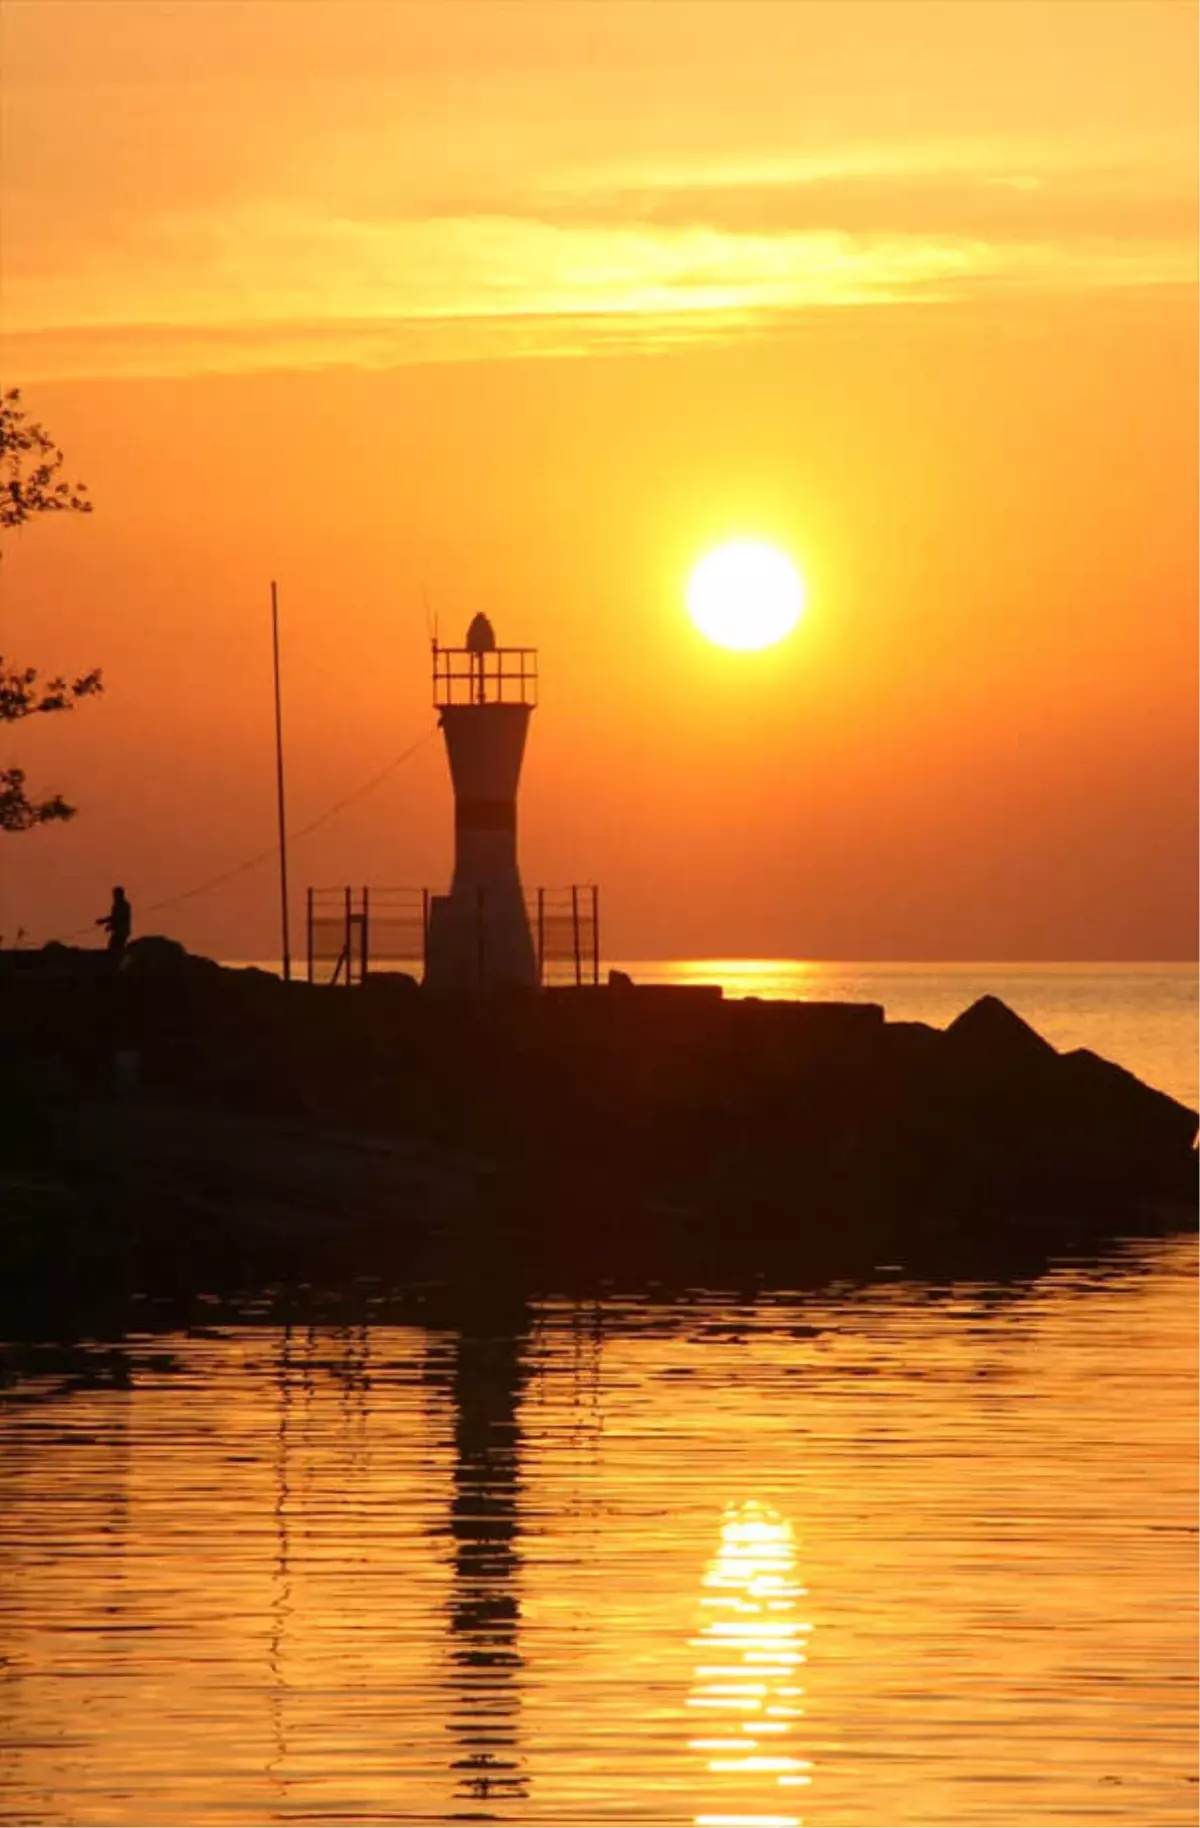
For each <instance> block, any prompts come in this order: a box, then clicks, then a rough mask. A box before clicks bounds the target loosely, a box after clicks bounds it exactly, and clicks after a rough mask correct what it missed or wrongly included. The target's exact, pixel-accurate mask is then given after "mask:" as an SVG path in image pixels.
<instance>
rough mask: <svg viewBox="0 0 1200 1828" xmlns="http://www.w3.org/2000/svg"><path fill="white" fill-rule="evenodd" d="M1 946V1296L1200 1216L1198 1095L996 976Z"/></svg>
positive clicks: (761, 1272) (521, 1269)
mask: <svg viewBox="0 0 1200 1828" xmlns="http://www.w3.org/2000/svg"><path fill="white" fill-rule="evenodd" d="M104 963H105V962H104V961H103V960H100V959H98V958H97V957H96V955H94V954H88V953H75V952H71V951H70V950H68V949H66V948H61V947H51V948H47V949H46V950H45V951H43V952H40V953H17V954H10V955H8V956H7V957H6V958H3V959H2V960H0V991H2V998H0V1074H2V1075H3V1100H2V1104H3V1115H2V1116H0V1150H2V1151H3V1157H2V1160H0V1170H2V1172H3V1182H2V1185H0V1281H2V1283H3V1287H4V1290H5V1291H6V1292H5V1294H4V1296H3V1300H4V1302H5V1303H6V1305H8V1306H10V1307H12V1306H16V1307H18V1308H19V1307H21V1306H22V1305H25V1304H28V1303H34V1304H35V1305H38V1304H41V1305H43V1306H44V1305H45V1304H46V1303H49V1304H50V1305H51V1306H54V1305H55V1304H58V1303H65V1302H70V1301H75V1300H84V1301H90V1300H92V1299H95V1298H98V1297H99V1295H101V1294H105V1295H107V1296H110V1297H112V1298H113V1299H118V1300H123V1299H126V1298H128V1297H130V1296H133V1295H140V1296H147V1297H152V1296H156V1295H171V1296H173V1297H177V1298H179V1299H186V1298H188V1296H189V1295H191V1294H198V1293H201V1292H207V1291H213V1290H217V1291H220V1290H229V1289H241V1290H246V1289H251V1288H256V1287H263V1286H267V1285H277V1284H289V1285H290V1284H294V1283H296V1282H310V1283H312V1282H316V1283H321V1284H322V1285H325V1286H329V1287H347V1286H349V1285H350V1284H352V1283H355V1282H356V1281H359V1280H362V1279H375V1280H383V1281H394V1280H408V1281H412V1280H414V1279H425V1280H446V1279H451V1280H454V1279H457V1280H475V1281H480V1282H483V1283H485V1284H488V1283H492V1282H495V1281H497V1280H509V1281H511V1280H516V1281H519V1282H522V1283H524V1284H526V1285H529V1286H534V1287H542V1288H548V1287H561V1286H568V1285H574V1284H578V1283H580V1282H591V1283H594V1282H604V1281H612V1280H617V1281H622V1280H628V1279H630V1278H657V1279H660V1280H665V1281H668V1282H673V1283H677V1284H686V1283H688V1282H689V1281H701V1280H703V1281H707V1282H709V1283H710V1284H711V1283H712V1282H714V1280H715V1281H718V1282H725V1283H735V1282H738V1281H740V1280H744V1279H746V1278H752V1277H754V1276H768V1277H771V1278H772V1279H776V1280H778V1279H783V1280H792V1281H799V1280H804V1279H809V1278H814V1279H820V1278H821V1277H824V1276H829V1275H860V1274H870V1273H872V1271H873V1270H874V1269H876V1268H877V1267H878V1266H879V1265H881V1264H884V1263H887V1264H892V1263H901V1264H903V1265H904V1266H905V1267H906V1268H910V1269H914V1270H920V1269H921V1268H922V1267H923V1266H925V1265H928V1266H930V1267H931V1268H934V1267H936V1266H938V1265H940V1264H944V1263H947V1262H950V1261H953V1262H954V1263H956V1264H957V1263H962V1264H966V1265H969V1264H971V1263H973V1262H978V1263H980V1264H984V1263H986V1264H988V1265H995V1264H996V1263H1003V1262H1006V1261H1018V1260H1020V1259H1022V1258H1023V1257H1026V1256H1028V1255H1029V1254H1031V1253H1032V1254H1035V1255H1036V1254H1041V1255H1043V1256H1044V1255H1046V1254H1054V1253H1058V1252H1063V1251H1070V1250H1072V1249H1076V1248H1080V1247H1081V1246H1086V1245H1087V1244H1089V1243H1093V1242H1095V1241H1097V1240H1099V1239H1102V1238H1105V1237H1111V1236H1114V1235H1117V1234H1119V1233H1121V1232H1122V1231H1145V1232H1150V1231H1163V1230H1170V1229H1176V1228H1182V1227H1186V1226H1188V1225H1190V1224H1193V1223H1194V1212H1195V1160H1196V1158H1195V1153H1194V1147H1193V1145H1194V1139H1195V1135H1196V1126H1197V1119H1196V1116H1195V1114H1194V1113H1193V1112H1191V1111H1189V1110H1187V1109H1186V1108H1185V1107H1183V1106H1182V1105H1180V1104H1178V1103H1176V1102H1175V1101H1174V1100H1172V1099H1170V1098H1168V1097H1166V1096H1165V1095H1164V1094H1162V1093H1160V1092H1157V1091H1155V1090H1153V1089H1152V1088H1150V1087H1148V1086H1145V1085H1143V1084H1141V1083H1140V1082H1139V1081H1138V1080H1136V1079H1135V1078H1133V1076H1132V1075H1130V1074H1128V1073H1126V1072H1125V1071H1123V1070H1122V1068H1121V1067H1120V1066H1119V1065H1117V1064H1115V1063H1112V1062H1108V1061H1104V1060H1101V1059H1099V1058H1098V1057H1097V1056H1096V1055H1094V1054H1091V1053H1088V1052H1087V1051H1086V1050H1076V1051H1074V1052H1071V1053H1058V1052H1056V1051H1055V1049H1053V1048H1052V1047H1051V1046H1050V1045H1049V1044H1048V1043H1047V1042H1046V1041H1045V1040H1043V1039H1042V1038H1041V1037H1040V1036H1039V1035H1037V1034H1036V1033H1035V1032H1034V1031H1033V1030H1032V1029H1031V1028H1029V1027H1028V1026H1027V1025H1026V1024H1025V1023H1024V1022H1022V1021H1021V1020H1020V1018H1019V1017H1017V1016H1016V1015H1015V1014H1014V1013H1013V1012H1012V1011H1011V1010H1009V1009H1007V1008H1006V1007H1005V1006H1004V1005H1003V1004H1002V1003H999V1002H997V1001H996V1000H995V999H991V998H984V999H982V1000H981V1001H979V1002H977V1003H975V1004H974V1005H972V1006H971V1007H970V1008H969V1009H967V1010H965V1011H964V1012H963V1013H962V1014H961V1015H960V1016H959V1017H958V1018H957V1019H956V1020H955V1021H954V1022H953V1023H951V1024H950V1025H949V1026H948V1027H947V1028H945V1029H943V1030H939V1029H934V1028H931V1027H928V1026H926V1025H925V1024H921V1023H895V1022H888V1021H887V1020H886V1016H885V1012H884V1011H883V1010H882V1009H881V1008H880V1007H879V1006H878V1005H872V1004H818V1003H757V1002H754V1001H752V1000H746V1001H736V1002H728V1001H725V1000H724V999H723V998H722V997H721V995H720V993H719V991H718V990H715V989H713V990H708V989H704V988H692V989H687V990H682V989H662V988H655V987H649V986H638V985H634V984H629V983H616V984H613V985H610V986H605V987H603V988H598V989H594V990H570V991H561V992H558V991H548V992H542V993H540V994H535V993H524V994H513V995H508V996H494V997H487V998H449V997H435V996H431V995H428V994H426V993H425V992H424V991H422V990H421V989H420V988H419V987H418V986H417V985H415V984H414V983H412V982H411V981H410V980H408V979H404V978H390V977H381V978H377V979H369V980H368V981H367V983H366V984H365V985H363V986H361V987H356V988H355V989H353V990H347V989H341V988H334V989H330V988H319V987H312V986H309V985H307V984H292V985H284V984H282V983H280V982H279V981H278V980H277V979H275V978H273V977H271V976H270V975H268V974H266V973H262V972H257V971H253V970H242V971H236V970H227V969H223V968H221V967H219V966H217V965H215V964H213V963H212V962H211V961H208V960H204V959H199V958H195V957H192V956H190V955H188V954H187V953H185V952H183V950H182V949H181V948H179V947H177V946H174V945H173V944H172V943H171V942H168V941H161V940H144V941H141V942H139V943H138V944H137V945H135V946H134V947H132V948H131V949H130V952H129V954H128V956H127V958H126V959H125V961H124V964H123V966H122V968H121V969H120V971H111V970H107V969H105V968H104Z"/></svg>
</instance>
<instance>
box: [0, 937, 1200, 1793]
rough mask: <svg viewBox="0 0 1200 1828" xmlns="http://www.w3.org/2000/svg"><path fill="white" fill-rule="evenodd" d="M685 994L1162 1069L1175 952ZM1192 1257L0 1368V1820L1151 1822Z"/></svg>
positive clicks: (220, 1328)
mask: <svg viewBox="0 0 1200 1828" xmlns="http://www.w3.org/2000/svg"><path fill="white" fill-rule="evenodd" d="M633 969H634V972H635V975H641V976H643V977H649V976H650V975H652V970H653V974H657V975H665V971H666V970H667V969H670V970H672V971H673V972H674V973H676V974H678V973H680V972H684V971H689V970H692V969H693V967H690V966H689V967H672V968H663V967H654V968H651V967H638V966H636V965H635V966H634V967H633ZM695 970H696V972H697V975H700V976H705V977H710V978H711V977H712V976H714V975H717V974H718V973H717V968H715V967H714V966H712V965H706V966H704V967H696V968H695ZM719 974H720V975H721V976H722V978H723V979H724V981H725V982H726V983H727V985H728V986H729V990H730V994H735V993H736V989H737V988H739V987H740V988H745V987H746V983H747V979H748V978H749V979H752V980H753V987H752V989H751V994H768V993H771V992H773V991H774V992H775V993H779V990H780V988H782V990H783V992H784V993H786V992H788V991H789V990H791V989H792V988H793V986H794V985H795V984H796V983H797V980H802V982H801V986H800V988H801V994H811V995H824V996H842V995H846V996H865V997H873V998H874V999H876V1000H879V1001H883V1002H884V1003H885V1004H887V1006H888V1008H889V1011H890V1013H892V1014H894V1015H897V1016H899V1015H908V1016H911V1015H921V1016H925V1017H926V1018H927V1019H930V1020H934V1021H943V1020H945V1019H947V1017H948V1016H950V1015H953V1014H955V1013H957V1011H958V1010H959V1009H960V1008H961V1007H963V1005H964V1004H965V1003H966V1002H969V1001H970V1000H971V998H972V997H973V996H974V995H975V994H977V992H978V991H979V990H981V989H993V990H995V991H996V992H997V993H998V994H1000V995H1002V996H1004V997H1005V998H1006V1000H1008V1001H1010V1002H1012V1003H1013V1005H1014V1006H1015V1007H1016V1008H1018V1009H1019V1010H1020V1011H1021V1013H1023V1014H1025V1015H1027V1016H1028V1017H1029V1019H1030V1020H1032V1021H1033V1022H1034V1023H1035V1024H1036V1025H1037V1026H1038V1027H1039V1028H1041V1029H1042V1030H1043V1031H1044V1032H1045V1033H1046V1034H1047V1035H1048V1036H1049V1037H1050V1038H1051V1039H1052V1040H1055V1041H1056V1042H1058V1043H1059V1044H1061V1045H1078V1044H1085V1045H1090V1046H1094V1047H1096V1048H1097V1049H1099V1051H1101V1052H1106V1053H1110V1054H1112V1055H1113V1056H1114V1057H1116V1058H1118V1059H1120V1060H1122V1061H1123V1062H1124V1063H1126V1064H1128V1065H1130V1066H1132V1067H1133V1068H1135V1070H1137V1071H1139V1072H1140V1073H1142V1074H1143V1075H1144V1076H1145V1077H1147V1078H1148V1079H1151V1080H1152V1081H1153V1082H1154V1083H1157V1084H1160V1085H1162V1086H1163V1087H1164V1088H1165V1089H1167V1090H1170V1091H1174V1092H1176V1093H1177V1094H1180V1095H1190V1096H1192V1097H1194V1096H1195V1078H1196V1074H1195V1058H1194V1041H1195V1014H1194V1012H1195V979H1194V974H1193V973H1188V972H1186V971H1184V970H1182V969H1181V968H1177V967H1169V966H1167V967H1164V966H1155V967H1149V966H1147V967H1144V968H1123V969H1122V970H1121V971H1120V972H1119V973H1114V972H1105V971H1102V970H1100V969H1098V968H1091V967H1089V968H1077V967H1076V968H1070V969H1067V970H1062V971H1059V970H1053V969H1050V968H1045V967H1042V968H1034V967H1020V968H1014V967H996V968H993V969H992V970H991V971H990V972H989V968H987V967H983V966H971V967H967V966H963V967H954V968H952V969H951V970H949V971H941V972H933V971H932V970H930V969H929V968H928V967H920V968H916V967H900V966H897V967H882V966H871V967H861V968H852V967H838V968H836V969H835V968H832V967H827V966H821V967H811V966H792V965H774V964H772V965H769V966H758V965H755V966H753V967H749V966H745V965H738V966H736V967H735V966H731V965H721V966H720V968H719ZM788 974H793V975H792V976H791V977H789V975H788ZM1196 1255H1197V1253H1196V1245H1195V1241H1194V1240H1192V1239H1183V1240H1178V1241H1166V1242H1163V1241H1156V1242H1154V1243H1134V1242H1128V1243H1126V1244H1123V1245H1120V1246H1117V1247H1115V1248H1114V1250H1113V1251H1112V1252H1111V1254H1109V1255H1108V1256H1107V1257H1105V1258H1103V1259H1102V1260H1098V1261H1087V1262H1073V1263H1062V1264H1059V1265H1056V1266H1054V1267H1053V1268H1051V1269H1050V1270H1049V1271H1048V1272H1047V1273H1046V1274H1044V1275H1042V1276H1040V1277H1038V1278H1035V1279H1028V1280H1023V1281H1019V1282H1014V1283H1008V1284H1003V1285H1001V1284H994V1283H971V1284H967V1283H959V1284H953V1285H945V1286H936V1287H933V1286H929V1285H919V1284H915V1283H911V1282H906V1281H904V1280H902V1279H900V1278H893V1279H890V1280H888V1279H884V1280H882V1281H880V1282H878V1283H875V1284H874V1285H871V1286H868V1287H857V1286H850V1285H833V1286H830V1287H827V1288H825V1289H822V1290H820V1291H818V1292H816V1293H802V1292H799V1291H791V1292H788V1291H762V1292H759V1293H758V1294H757V1295H755V1296H754V1297H753V1298H750V1297H749V1296H748V1295H747V1294H746V1293H745V1292H741V1293H736V1292H730V1291H718V1290H695V1291H692V1292H691V1293H689V1295H688V1296H687V1297H686V1298H679V1299H675V1300H670V1301H668V1300H666V1299H665V1298H659V1297H655V1296H653V1295H649V1296H642V1297H640V1298H634V1297H631V1296H622V1295H619V1294H618V1293H616V1292H613V1293H612V1294H611V1295H610V1296H608V1297H607V1298H605V1299H603V1300H599V1301H595V1302H586V1303H578V1302H566V1301H561V1300H550V1299H542V1300H537V1301H531V1302H530V1303H528V1304H527V1305H524V1306H509V1307H505V1308H503V1309H500V1308H495V1309H491V1310H483V1311H481V1310H478V1309H477V1310H476V1311H474V1312H473V1313H472V1314H470V1315H467V1314H462V1313H460V1314H459V1315H458V1316H457V1317H456V1319H455V1321H454V1324H451V1323H450V1321H449V1320H448V1319H447V1318H446V1311H445V1310H444V1308H442V1307H441V1306H440V1305H439V1304H438V1303H437V1301H436V1298H435V1296H434V1294H433V1292H430V1293H429V1294H428V1295H427V1296H426V1297H425V1299H424V1300H422V1299H421V1298H420V1297H418V1298H416V1299H415V1300H414V1302H413V1304H412V1306H411V1308H410V1309H408V1310H406V1318H405V1321H404V1324H395V1322H394V1321H393V1320H387V1321H385V1320H384V1319H383V1318H382V1317H381V1319H380V1321H379V1322H378V1323H377V1324H365V1325H355V1326H353V1327H329V1326H324V1327H312V1328H308V1327H305V1328H292V1329H285V1328H281V1327H278V1326H267V1325H254V1324H252V1323H251V1322H250V1321H246V1322H245V1323H239V1324H237V1325H214V1326H212V1327H210V1328H207V1329H193V1330H192V1331H190V1332H187V1333H174V1334H158V1335H155V1336H153V1337H150V1336H145V1337H142V1338H135V1339H131V1340H129V1341H127V1342H126V1343H127V1350H128V1352H129V1354H130V1355H131V1358H132V1361H133V1370H132V1376H129V1375H128V1373H127V1371H125V1370H122V1371H121V1372H120V1373H119V1375H118V1376H117V1377H116V1378H113V1377H112V1376H107V1377H101V1378H99V1379H96V1380H93V1381H92V1382H91V1383H90V1384H83V1385H81V1384H80V1382H79V1380H78V1379H76V1380H74V1381H70V1380H67V1379H66V1378H65V1377H64V1376H63V1374H62V1373H61V1372H59V1373H55V1374H53V1375H49V1374H47V1375H39V1376H36V1377H34V1376H31V1377H28V1378H25V1379H24V1380H22V1381H20V1382H18V1383H17V1384H16V1385H15V1386H13V1387H12V1388H11V1389H10V1390H9V1391H8V1392H7V1394H6V1396H5V1398H4V1400H0V1497H2V1503H0V1821H2V1822H7V1823H113V1824H138V1825H140V1824H146V1825H147V1828H148V1825H149V1824H167V1825H174V1824H179V1825H181V1828H182V1825H184V1824H197V1825H201V1824H209V1823H228V1824H235V1823H254V1822H282V1821H288V1822H310V1823H325V1822H328V1823H349V1822H355V1823H373V1822H407V1823H444V1822H454V1821H466V1820H475V1821H487V1820H494V1821H500V1822H512V1823H526V1822H529V1823H585V1822H596V1821H600V1822H613V1823H624V1824H642V1823H647V1824H658V1823H698V1824H710V1825H712V1828H716V1825H717V1824H730V1825H731V1828H732V1825H733V1824H742V1825H744V1828H770V1825H771V1824H778V1825H779V1828H784V1825H785V1824H801V1823H803V1824H808V1825H809V1828H821V1825H822V1824H829V1825H830V1828H834V1825H841V1824H845V1825H850V1824H860V1825H864V1828H865V1825H872V1828H876V1825H877V1828H885V1825H887V1824H914V1825H918V1824H939V1825H940V1824H946V1825H947V1828H949V1825H950V1824H956V1825H969V1824H974V1823H987V1824H996V1825H997V1828H999V1825H1001V1824H1005V1825H1011V1824H1031V1825H1032V1824H1038V1825H1042V1824H1046V1825H1050V1828H1053V1825H1056V1824H1067V1823H1070V1824H1079V1825H1083V1824H1108V1823H1114V1824H1115V1823H1120V1824H1126V1825H1128V1828H1137V1825H1145V1828H1157V1825H1158V1824H1183V1823H1192V1822H1194V1821H1195V1820H1196V1816H1197V1803H1198V1801H1200V1789H1198V1788H1197V1784H1196V1776H1197V1773H1196V1768H1195V1764H1196V1761H1195V1744H1196V1730H1195V1728H1196V1693H1195V1672H1196V1602H1197V1570H1196V1561H1197V1557H1196V1551H1197V1540H1196V1490H1195V1487H1196V1479H1195V1462H1196V1451H1195V1449H1196V1433H1197V1413H1196V1410H1197V1404H1196V1319H1197V1303H1196V1269H1197V1262H1196ZM368 1305H369V1304H368ZM426 1308H427V1309H428V1312H429V1316H430V1318H429V1319H428V1320H427V1321H426V1320H423V1318H422V1316H423V1311H424V1309H426ZM392 1311H393V1310H389V1313H391V1312H392ZM435 1315H436V1318H434V1316H435ZM409 1316H411V1317H409Z"/></svg>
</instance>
